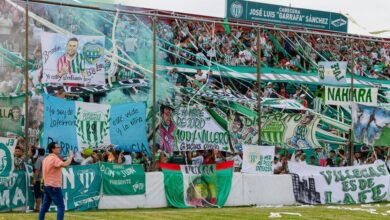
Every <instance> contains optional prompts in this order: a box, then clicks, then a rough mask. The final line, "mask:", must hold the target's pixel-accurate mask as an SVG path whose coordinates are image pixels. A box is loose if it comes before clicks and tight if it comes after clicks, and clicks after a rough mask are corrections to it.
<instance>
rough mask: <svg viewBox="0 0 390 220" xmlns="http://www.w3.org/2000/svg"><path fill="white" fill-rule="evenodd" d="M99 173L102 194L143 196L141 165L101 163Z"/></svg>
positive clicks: (143, 186) (143, 178)
mask: <svg viewBox="0 0 390 220" xmlns="http://www.w3.org/2000/svg"><path fill="white" fill-rule="evenodd" d="M100 171H101V173H102V178H103V194H105V195H139V194H145V186H146V185H145V171H144V168H143V166H142V165H141V164H136V165H121V164H113V163H101V164H100Z"/></svg>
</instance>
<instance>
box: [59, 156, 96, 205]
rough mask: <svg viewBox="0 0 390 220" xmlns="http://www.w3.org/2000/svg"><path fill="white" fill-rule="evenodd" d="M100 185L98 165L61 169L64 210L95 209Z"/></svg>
mask: <svg viewBox="0 0 390 220" xmlns="http://www.w3.org/2000/svg"><path fill="white" fill-rule="evenodd" d="M101 183H102V178H101V175H100V170H99V165H98V164H90V165H83V166H71V167H67V168H66V169H62V194H63V195H64V203H65V209H66V210H79V211H83V210H88V209H97V207H98V205H99V200H100V187H101Z"/></svg>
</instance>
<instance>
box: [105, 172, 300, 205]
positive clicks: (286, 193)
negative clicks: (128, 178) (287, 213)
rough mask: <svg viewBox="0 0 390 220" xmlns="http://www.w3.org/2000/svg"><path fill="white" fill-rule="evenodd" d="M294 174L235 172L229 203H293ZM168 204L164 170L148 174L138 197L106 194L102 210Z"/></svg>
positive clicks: (227, 203) (227, 202)
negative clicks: (142, 190)
mask: <svg viewBox="0 0 390 220" xmlns="http://www.w3.org/2000/svg"><path fill="white" fill-rule="evenodd" d="M291 181H292V180H291V175H257V174H245V173H234V174H233V179H232V188H231V190H230V194H229V197H228V200H227V201H226V203H225V206H250V205H256V206H262V205H293V204H295V198H294V193H293V188H292V184H291ZM164 207H168V203H167V201H166V199H165V191H164V175H163V173H162V172H151V173H146V192H145V194H144V195H136V196H105V195H103V196H102V197H101V199H100V203H99V209H132V208H164Z"/></svg>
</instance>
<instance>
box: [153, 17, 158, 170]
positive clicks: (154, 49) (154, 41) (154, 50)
mask: <svg viewBox="0 0 390 220" xmlns="http://www.w3.org/2000/svg"><path fill="white" fill-rule="evenodd" d="M156 22H157V17H152V23H153V85H152V94H153V106H152V113H153V118H152V132H153V133H152V135H153V136H152V137H153V138H152V139H153V142H152V166H153V168H154V166H155V163H156V160H155V158H154V155H155V152H154V149H155V146H156V129H155V128H156Z"/></svg>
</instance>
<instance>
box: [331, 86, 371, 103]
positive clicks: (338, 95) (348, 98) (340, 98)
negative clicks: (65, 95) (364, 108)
mask: <svg viewBox="0 0 390 220" xmlns="http://www.w3.org/2000/svg"><path fill="white" fill-rule="evenodd" d="M352 98H353V102H354V103H359V104H364V105H370V106H377V103H378V101H377V100H378V88H354V89H353V92H351V88H349V87H333V86H325V104H326V105H349V104H351V102H352Z"/></svg>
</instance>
